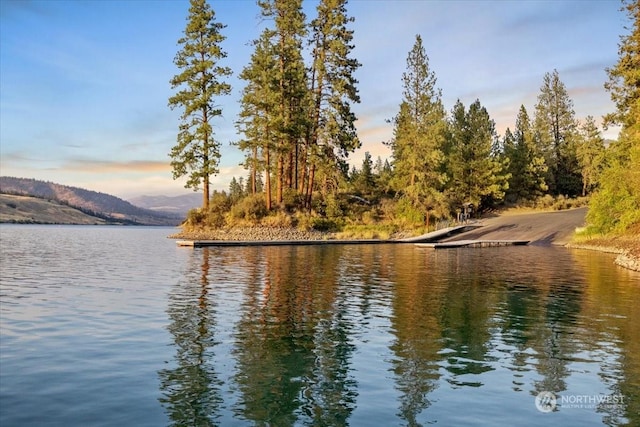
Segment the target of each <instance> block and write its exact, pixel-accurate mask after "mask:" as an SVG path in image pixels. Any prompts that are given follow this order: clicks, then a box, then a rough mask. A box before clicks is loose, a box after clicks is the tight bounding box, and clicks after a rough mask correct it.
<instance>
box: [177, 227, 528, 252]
mask: <svg viewBox="0 0 640 427" xmlns="http://www.w3.org/2000/svg"><path fill="white" fill-rule="evenodd" d="M479 227H481V226H480V225H475V224H471V225H459V226H455V227H448V228H443V229H441V230H436V231H432V232H431V233H427V234H423V235H421V236H415V237H409V238H405V239H387V240H381V239H355V240H248V241H247V240H245V241H236V240H178V241H177V244H178V246H186V247H192V248H203V247H238V246H311V245H379V244H398V243H405V244H406V243H410V244H415V245H416V246H419V247H426V248H434V249H444V248H460V247H489V246H510V245H526V244H527V243H529V242H528V241H522V240H518V241H514V240H459V241H448V242H443V240H446V239H450V238H452V237H454V236H457V235H459V234H462V233H466V232H469V231H473V230H475V229H477V228H479Z"/></svg>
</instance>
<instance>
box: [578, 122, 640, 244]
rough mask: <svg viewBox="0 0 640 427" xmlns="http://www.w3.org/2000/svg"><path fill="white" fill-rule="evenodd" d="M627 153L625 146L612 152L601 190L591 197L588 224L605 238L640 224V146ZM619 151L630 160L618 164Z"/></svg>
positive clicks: (602, 176)
mask: <svg viewBox="0 0 640 427" xmlns="http://www.w3.org/2000/svg"><path fill="white" fill-rule="evenodd" d="M624 136H625V135H624V134H623V137H624ZM626 149H627V147H625V145H624V144H614V145H613V146H612V147H610V148H609V150H610V151H609V152H608V153H607V154H608V155H609V156H610V158H612V161H611V163H610V166H609V167H608V168H607V169H605V170H604V171H603V172H602V175H601V180H600V188H599V190H598V191H597V192H596V193H595V194H593V195H592V196H591V202H590V204H589V213H588V215H587V221H588V222H589V224H590V225H591V226H592V227H593V228H594V229H595V230H596V231H597V232H599V233H602V234H607V233H623V232H625V231H626V230H627V229H629V228H631V227H632V226H634V225H636V224H639V223H640V142H637V141H636V144H635V146H633V147H631V148H629V149H628V151H627V150H626ZM618 150H625V151H627V152H628V153H629V154H628V157H627V159H628V160H626V161H623V162H618V161H615V159H616V157H617V156H618V155H619V154H618V153H617V151H618Z"/></svg>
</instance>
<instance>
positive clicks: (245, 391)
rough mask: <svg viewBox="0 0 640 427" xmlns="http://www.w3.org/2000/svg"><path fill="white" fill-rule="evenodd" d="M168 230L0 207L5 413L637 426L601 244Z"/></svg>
mask: <svg viewBox="0 0 640 427" xmlns="http://www.w3.org/2000/svg"><path fill="white" fill-rule="evenodd" d="M172 232H174V230H172V229H169V228H143V227H109V226H102V227H82V226H73V227H71V226H26V225H24V226H17V225H16V226H13V225H2V226H0V243H1V248H2V252H1V259H0V265H1V271H0V273H1V274H0V301H1V304H0V426H3V427H10V426H83V427H84V426H165V425H176V426H187V425H188V426H209V425H221V426H249V425H265V426H266V425H270V426H289V425H296V426H343V425H349V426H400V425H402V426H418V425H430V424H437V425H441V426H463V425H484V426H492V425H496V426H497V425H500V426H503V425H518V426H548V425H561V426H563V427H567V426H581V427H582V426H590V425H602V424H605V425H633V426H638V425H640V274H638V273H634V272H631V271H627V270H624V269H621V268H619V267H616V266H615V265H614V264H613V262H612V261H613V258H612V257H611V256H610V255H606V254H601V253H596V252H588V251H578V250H568V249H564V248H551V247H535V246H531V247H529V246H527V247H511V248H486V249H451V250H439V251H434V250H431V249H423V248H417V247H415V246H413V245H366V246H348V245H340V246H300V247H246V248H203V249H192V248H178V247H176V244H175V241H173V240H170V239H167V238H166V236H167V235H169V234H171V233H172ZM541 392H549V393H541ZM537 397H538V399H536V398H537ZM554 399H555V400H554ZM536 403H537V404H538V405H536Z"/></svg>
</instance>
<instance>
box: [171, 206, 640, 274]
mask: <svg viewBox="0 0 640 427" xmlns="http://www.w3.org/2000/svg"><path fill="white" fill-rule="evenodd" d="M573 207H575V206H571V204H569V209H571V208H573ZM556 208H557V207H556ZM569 209H564V210H557V209H555V210H554V209H553V208H550V207H547V208H545V209H542V208H537V209H536V208H534V207H511V208H508V209H503V210H501V211H498V212H493V213H491V214H490V215H485V216H484V217H482V218H480V219H479V221H480V222H481V223H482V222H486V221H489V220H490V219H488V218H489V217H493V218H494V219H495V218H496V217H498V218H510V219H512V221H513V222H514V223H516V224H517V223H518V221H522V220H520V219H519V218H523V219H524V218H530V217H531V215H530V214H534V215H535V214H540V215H544V214H546V213H549V212H562V211H567V210H569ZM283 218H285V216H284V215H282V214H280V218H279V221H271V222H269V221H268V222H267V223H266V224H262V223H253V224H251V223H247V222H243V223H240V224H232V225H225V226H221V227H202V226H193V225H189V224H186V223H185V224H183V226H182V227H183V228H182V230H181V231H180V232H178V233H175V234H172V235H170V236H169V238H171V239H179V240H221V241H314V240H317V241H326V240H350V239H377V240H396V239H402V238H406V237H413V236H417V235H419V234H423V233H425V232H426V231H427V230H426V228H425V227H419V228H415V227H413V228H403V227H401V226H399V225H398V224H395V225H394V224H391V223H386V224H385V223H378V224H360V225H354V224H350V225H345V226H342V227H335V224H334V227H333V228H332V229H325V230H318V229H314V228H312V227H311V225H310V224H312V223H311V222H304V221H302V223H297V221H296V218H298V219H299V218H301V216H297V217H296V216H294V215H289V216H286V220H284V219H283ZM485 220H486V221H485ZM283 223H284V224H283ZM440 225H444V226H446V225H454V223H450V224H444V223H440ZM549 226H550V227H552V226H553V225H552V224H549ZM520 227H522V228H526V227H530V224H520ZM329 228H331V227H329ZM434 228H437V227H432V229H431V230H429V231H433V229H434ZM487 228H490V227H487ZM638 228H640V227H638ZM567 231H568V230H567ZM571 231H573V229H572V230H571ZM461 236H464V235H461ZM461 238H464V237H461ZM533 240H535V239H533ZM569 240H570V241H569V242H568V243H561V245H562V246H565V247H568V248H572V249H587V250H595V251H600V252H606V253H614V254H618V256H617V257H616V259H615V264H617V265H619V266H621V267H624V268H627V269H630V270H633V271H639V272H640V230H635V229H631V230H629V232H628V233H627V234H624V235H616V236H603V235H589V234H588V229H584V228H576V229H575V232H574V233H573V235H572V236H571V238H570V239H569Z"/></svg>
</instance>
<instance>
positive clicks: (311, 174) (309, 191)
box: [306, 165, 316, 212]
mask: <svg viewBox="0 0 640 427" xmlns="http://www.w3.org/2000/svg"><path fill="white" fill-rule="evenodd" d="M315 174H316V165H311V170H310V171H309V185H308V186H307V195H306V200H307V209H309V212H311V201H312V200H311V199H312V197H313V179H314V177H315Z"/></svg>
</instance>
